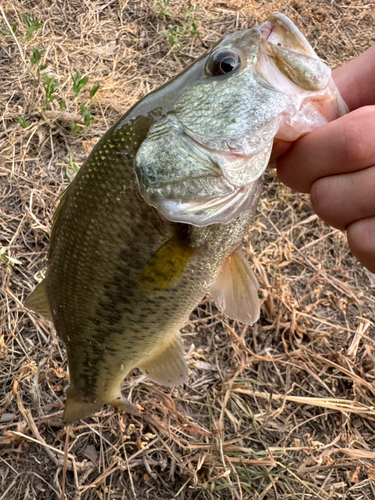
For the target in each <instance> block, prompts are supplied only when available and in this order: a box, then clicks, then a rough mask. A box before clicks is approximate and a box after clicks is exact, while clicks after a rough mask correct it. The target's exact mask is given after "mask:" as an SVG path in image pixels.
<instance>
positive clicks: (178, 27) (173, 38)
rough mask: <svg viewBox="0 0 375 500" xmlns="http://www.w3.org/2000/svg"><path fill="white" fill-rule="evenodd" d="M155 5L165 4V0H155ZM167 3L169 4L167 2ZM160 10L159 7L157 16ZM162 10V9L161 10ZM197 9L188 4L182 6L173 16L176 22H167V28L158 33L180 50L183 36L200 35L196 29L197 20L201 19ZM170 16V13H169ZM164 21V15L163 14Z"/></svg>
mask: <svg viewBox="0 0 375 500" xmlns="http://www.w3.org/2000/svg"><path fill="white" fill-rule="evenodd" d="M154 5H155V4H154ZM157 5H159V6H160V5H162V6H163V5H165V0H157ZM168 5H169V4H168ZM160 12H162V11H161V10H160V8H159V17H160ZM163 12H164V11H163ZM197 12H198V9H196V8H194V7H192V6H191V5H188V6H187V7H183V8H182V9H181V10H180V12H179V14H178V15H177V16H176V17H175V22H176V24H168V26H167V30H168V31H164V32H160V33H159V34H160V35H162V36H164V37H165V38H166V39H167V41H168V43H169V44H170V45H171V46H172V47H173V48H174V49H175V50H177V51H178V50H181V48H182V46H183V41H184V40H183V38H184V37H187V36H191V37H193V36H200V32H199V29H198V22H199V20H200V19H201V18H200V16H199V15H198V14H197ZM169 17H171V15H169ZM164 21H165V16H164Z"/></svg>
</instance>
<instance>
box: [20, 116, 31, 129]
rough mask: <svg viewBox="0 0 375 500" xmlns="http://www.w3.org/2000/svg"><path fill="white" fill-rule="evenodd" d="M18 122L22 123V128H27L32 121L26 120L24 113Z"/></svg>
mask: <svg viewBox="0 0 375 500" xmlns="http://www.w3.org/2000/svg"><path fill="white" fill-rule="evenodd" d="M18 123H19V124H20V125H21V127H22V128H27V127H28V126H29V125H31V122H28V121H26V120H25V117H24V116H22V115H20V116H19V117H18Z"/></svg>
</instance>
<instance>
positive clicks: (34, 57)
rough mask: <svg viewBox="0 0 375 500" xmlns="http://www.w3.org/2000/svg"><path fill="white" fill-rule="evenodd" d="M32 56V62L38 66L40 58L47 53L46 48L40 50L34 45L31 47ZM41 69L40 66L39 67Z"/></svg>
mask: <svg viewBox="0 0 375 500" xmlns="http://www.w3.org/2000/svg"><path fill="white" fill-rule="evenodd" d="M31 52H32V53H31V56H30V62H31V64H32V65H33V66H36V65H38V64H39V63H40V60H41V59H42V57H43V54H45V52H46V51H45V50H38V49H36V48H34V47H31ZM38 69H39V68H38Z"/></svg>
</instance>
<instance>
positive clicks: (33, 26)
mask: <svg viewBox="0 0 375 500" xmlns="http://www.w3.org/2000/svg"><path fill="white" fill-rule="evenodd" d="M22 20H23V22H24V23H25V24H26V26H27V31H26V35H25V42H27V41H29V40H31V38H32V36H33V33H34V31H37V30H38V29H39V28H41V27H42V26H43V23H42V22H41V21H33V20H32V19H31V17H29V16H28V15H27V14H22Z"/></svg>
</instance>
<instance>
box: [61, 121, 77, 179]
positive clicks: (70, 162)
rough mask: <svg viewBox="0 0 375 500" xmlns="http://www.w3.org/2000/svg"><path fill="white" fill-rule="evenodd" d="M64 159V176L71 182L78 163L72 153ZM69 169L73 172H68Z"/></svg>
mask: <svg viewBox="0 0 375 500" xmlns="http://www.w3.org/2000/svg"><path fill="white" fill-rule="evenodd" d="M72 123H74V122H72ZM74 125H76V124H75V123H74ZM76 126H77V125H76ZM78 128H79V127H78ZM65 160H66V161H67V162H68V164H67V165H65V167H64V169H65V177H66V178H67V179H68V181H69V182H72V180H73V178H74V176H75V175H76V173H77V172H78V170H79V165H78V164H77V163H75V162H74V161H73V156H72V155H70V156H69V158H65ZM69 170H72V171H73V173H72V174H71V173H70V172H69Z"/></svg>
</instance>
